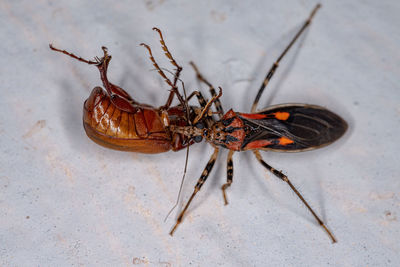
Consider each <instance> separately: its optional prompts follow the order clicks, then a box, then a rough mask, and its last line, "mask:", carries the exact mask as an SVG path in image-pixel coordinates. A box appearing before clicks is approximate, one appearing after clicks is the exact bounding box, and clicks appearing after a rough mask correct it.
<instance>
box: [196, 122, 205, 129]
mask: <svg viewBox="0 0 400 267" xmlns="http://www.w3.org/2000/svg"><path fill="white" fill-rule="evenodd" d="M194 127H196V128H198V129H203V128H204V124H203V123H202V122H198V123H196V125H195V126H194Z"/></svg>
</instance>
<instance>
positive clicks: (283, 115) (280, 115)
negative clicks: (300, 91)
mask: <svg viewBox="0 0 400 267" xmlns="http://www.w3.org/2000/svg"><path fill="white" fill-rule="evenodd" d="M289 116H290V114H289V112H279V111H278V112H275V118H277V119H278V120H280V121H285V120H287V119H288V118H289Z"/></svg>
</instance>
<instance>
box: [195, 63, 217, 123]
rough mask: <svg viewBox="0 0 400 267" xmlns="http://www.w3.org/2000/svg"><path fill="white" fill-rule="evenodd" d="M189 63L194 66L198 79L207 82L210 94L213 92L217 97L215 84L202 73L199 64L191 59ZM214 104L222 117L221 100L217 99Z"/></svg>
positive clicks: (212, 94)
mask: <svg viewBox="0 0 400 267" xmlns="http://www.w3.org/2000/svg"><path fill="white" fill-rule="evenodd" d="M189 63H190V65H191V66H192V67H193V69H194V71H195V72H196V76H197V79H198V80H199V81H201V82H203V83H205V84H206V85H207V86H208V87H209V90H210V94H211V96H212V97H216V96H217V93H216V92H215V89H214V86H212V84H211V83H209V82H208V81H207V80H206V79H205V78H204V76H203V75H201V73H200V71H199V69H198V68H197V66H196V65H195V64H194V63H193V61H190V62H189ZM214 106H215V109H216V110H217V114H218V116H219V118H222V116H223V115H224V110H223V109H222V105H221V101H220V100H219V99H216V100H215V102H214Z"/></svg>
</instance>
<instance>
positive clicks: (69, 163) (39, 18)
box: [0, 0, 400, 266]
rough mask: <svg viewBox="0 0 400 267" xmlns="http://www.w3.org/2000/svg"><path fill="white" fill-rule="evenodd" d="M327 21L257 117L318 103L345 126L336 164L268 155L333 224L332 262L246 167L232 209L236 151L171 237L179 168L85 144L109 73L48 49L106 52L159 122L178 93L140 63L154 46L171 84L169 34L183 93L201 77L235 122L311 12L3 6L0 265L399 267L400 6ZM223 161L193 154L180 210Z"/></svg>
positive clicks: (268, 184) (240, 158) (288, 5)
mask: <svg viewBox="0 0 400 267" xmlns="http://www.w3.org/2000/svg"><path fill="white" fill-rule="evenodd" d="M200 2H201V3H200ZM261 2H262V3H261ZM322 4H323V8H322V9H321V10H320V11H319V13H318V14H317V15H316V17H315V20H314V22H313V24H312V25H311V27H310V29H309V30H308V31H307V33H306V35H305V36H304V38H302V39H301V41H300V42H299V43H298V44H297V45H296V46H295V47H294V49H293V50H292V51H291V52H290V53H289V54H288V56H287V58H285V59H284V60H283V62H282V64H281V67H280V68H279V69H278V71H277V73H276V76H275V77H274V78H273V80H272V82H271V84H270V86H269V88H268V89H267V90H266V93H265V95H264V96H263V98H262V99H261V101H260V106H261V107H262V106H267V105H269V104H277V103H287V102H300V103H309V104H318V105H322V106H326V107H327V108H329V109H331V110H332V111H335V112H337V113H338V114H340V115H341V116H342V117H344V118H345V119H346V120H347V121H348V123H349V125H350V128H349V131H348V132H347V133H346V135H345V136H344V137H343V138H342V139H341V140H339V141H338V142H337V143H335V144H333V145H331V146H329V147H326V148H323V149H320V150H316V151H312V152H305V153H297V154H284V153H272V152H271V153H266V152H264V153H263V156H264V158H265V159H266V161H267V162H269V163H270V164H271V165H272V166H274V167H276V168H277V169H282V170H284V172H285V173H286V174H287V175H288V176H289V177H290V178H291V180H292V182H293V183H294V184H295V185H296V186H297V187H298V188H299V190H300V191H301V192H302V194H303V195H304V196H305V198H306V199H307V200H308V201H309V202H310V204H311V205H312V206H313V207H314V208H315V210H316V212H317V213H318V214H320V215H321V216H322V217H323V219H324V220H325V221H326V222H327V224H328V226H329V227H330V229H332V231H333V232H334V234H335V235H336V237H337V239H338V241H339V242H338V243H337V244H334V245H332V244H331V243H330V241H329V239H328V237H327V235H326V234H325V233H324V232H323V231H322V230H321V229H320V228H319V227H318V226H317V224H316V223H315V222H314V220H313V218H312V216H311V215H310V214H309V213H308V211H307V210H306V209H305V208H304V207H303V206H302V204H301V203H300V202H299V200H298V199H297V198H296V196H295V195H294V194H293V193H292V192H291V191H290V189H289V188H288V187H287V185H285V184H284V183H282V182H281V181H279V180H278V179H276V178H275V177H273V176H272V175H271V174H269V173H266V172H265V170H264V169H263V167H262V166H261V165H259V163H257V162H256V160H255V158H254V156H253V155H252V154H251V153H240V154H239V153H238V154H235V155H234V164H235V165H234V167H235V173H234V182H233V185H232V187H231V188H230V189H229V190H228V197H229V200H230V205H228V206H224V205H223V199H222V194H221V192H220V185H221V184H222V183H224V181H225V179H226V178H225V176H226V174H225V168H226V166H225V164H226V163H225V161H226V154H227V153H226V151H225V152H223V153H222V154H221V157H220V158H219V159H218V161H217V166H216V168H215V169H214V170H213V172H212V173H211V175H210V177H209V180H208V181H207V182H206V184H205V185H204V187H203V189H202V191H201V192H200V193H199V194H198V196H197V198H196V199H195V201H194V203H193V205H192V206H191V208H190V210H189V213H188V216H187V217H186V219H185V220H184V222H183V224H182V225H181V226H180V227H179V228H178V231H177V232H176V234H175V236H174V237H170V236H169V235H168V232H169V230H170V228H171V226H172V225H173V222H174V216H175V214H173V215H172V216H171V217H170V218H169V219H168V220H167V222H165V223H164V217H165V215H166V214H167V212H168V211H169V209H170V208H171V207H172V206H173V204H174V201H175V199H176V196H177V193H178V190H179V184H180V178H181V175H182V172H183V167H184V161H185V152H184V151H181V152H169V153H164V154H159V155H142V154H134V153H124V152H118V151H111V150H108V149H105V148H102V147H100V146H98V145H96V144H95V143H93V142H91V141H90V140H89V139H88V138H87V137H86V135H85V132H84V130H83V127H82V118H81V116H82V105H83V102H84V100H85V99H86V98H87V97H88V95H89V93H90V91H91V89H92V88H93V87H95V86H98V85H101V84H100V80H99V77H98V72H97V70H96V69H95V68H94V67H91V66H87V65H85V64H82V63H79V62H77V61H74V60H72V59H70V58H67V57H65V56H63V55H61V54H56V53H54V52H51V51H50V50H49V49H48V44H49V43H53V44H54V45H56V46H58V47H61V48H64V49H67V50H69V51H72V52H74V53H77V54H79V55H81V56H83V57H85V58H90V57H93V56H96V55H97V56H99V55H101V50H100V46H102V45H105V46H107V47H108V48H109V51H110V53H111V54H112V55H113V60H112V62H111V65H110V67H109V78H110V80H111V81H112V82H114V83H116V84H119V85H120V86H121V87H123V88H124V89H126V90H127V91H128V92H130V93H131V95H132V96H133V97H134V98H135V99H137V100H138V101H140V102H143V103H150V104H153V105H162V104H163V103H164V101H165V100H166V97H167V95H168V87H167V86H166V85H165V84H164V83H163V82H162V80H161V79H160V77H159V76H158V75H157V73H156V72H154V71H149V70H151V68H152V66H151V64H150V62H149V60H148V56H147V54H146V51H145V50H144V49H143V48H142V47H140V46H139V44H140V43H141V42H146V43H148V44H149V45H151V46H152V47H153V51H154V54H155V57H156V58H157V60H159V62H160V65H162V66H164V67H166V68H170V69H171V66H170V65H169V64H168V62H167V60H166V59H165V58H164V57H163V56H162V53H161V49H160V48H159V44H158V38H157V35H156V34H155V33H154V32H153V31H152V30H151V28H152V27H153V26H158V27H160V28H161V29H162V30H163V32H164V35H165V39H166V42H167V44H168V46H169V48H170V50H171V51H172V53H173V55H174V56H175V58H176V59H177V60H178V61H179V62H180V63H181V64H182V65H183V67H184V72H183V75H182V79H183V80H184V81H185V85H186V88H188V89H189V90H194V89H198V88H199V87H200V85H199V84H198V83H197V82H196V80H195V77H194V73H193V71H192V70H191V68H190V66H189V64H188V62H189V61H190V60H193V61H194V62H196V63H197V65H198V66H199V68H200V70H201V71H202V72H203V74H204V75H205V76H206V77H207V78H208V79H209V80H210V81H211V82H212V83H213V84H214V85H215V86H221V87H222V88H224V95H223V96H222V102H223V105H224V108H225V110H228V108H233V109H234V110H237V111H243V112H247V111H249V110H250V107H251V104H252V100H253V99H254V97H255V94H256V91H257V88H258V86H259V85H260V83H261V81H262V78H263V76H264V75H265V72H266V70H267V69H268V68H269V67H270V65H271V64H272V62H273V61H274V60H275V58H276V57H277V56H278V54H279V53H280V52H281V51H282V49H283V48H284V46H285V45H286V44H287V42H288V41H289V40H290V38H291V37H292V36H293V35H294V34H295V32H296V31H297V30H298V29H299V27H300V26H301V24H302V22H303V21H304V20H305V18H306V17H307V16H308V14H309V12H310V11H311V9H312V8H313V6H314V5H315V2H314V1H296V2H295V1H222V2H221V1H219V2H218V3H215V1H199V3H194V2H187V1H162V0H153V1H150V0H145V1H135V2H134V1H117V2H116V3H114V1H96V4H94V2H92V1H91V2H89V1H85V2H83V1H35V2H32V1H4V0H3V1H1V2H0V25H2V26H1V27H0V36H1V44H0V47H1V51H2V63H1V64H0V93H1V97H0V113H1V116H0V157H1V159H0V218H1V219H0V265H2V266H71V265H74V266H75V265H86V266H93V265H99V266H101V265H102V266H105V265H115V266H118V265H119V266H121V265H122V266H132V265H138V266H188V265H193V266H217V265H222V266H266V265H269V266H327V265H333V266H399V265H400V260H399V259H400V257H399V254H400V245H399V244H400V243H399V240H400V225H399V217H400V179H399V178H400V166H399V164H398V162H399V160H398V157H397V154H398V151H399V148H400V147H399V143H398V141H397V137H398V135H399V129H400V119H399V118H400V105H399V103H400V90H399V84H400V83H399V82H400V51H399V49H398V48H399V47H400V33H399V30H398V29H399V27H400V19H399V16H398V14H399V13H400V3H399V2H398V1H385V3H378V2H377V1H372V0H370V1H351V2H345V1H329V2H326V3H325V2H322ZM201 90H202V91H203V92H204V93H205V94H207V90H206V88H205V87H203V88H201ZM211 153H212V148H211V147H210V146H209V145H207V144H197V145H194V146H192V148H191V150H190V158H189V170H188V177H187V180H186V182H185V185H184V188H183V198H184V199H187V198H188V196H189V195H190V194H191V192H192V188H193V186H194V184H195V182H196V180H197V178H198V177H199V175H200V173H201V172H202V170H203V168H204V166H205V164H206V162H207V160H208V158H209V157H210V155H211Z"/></svg>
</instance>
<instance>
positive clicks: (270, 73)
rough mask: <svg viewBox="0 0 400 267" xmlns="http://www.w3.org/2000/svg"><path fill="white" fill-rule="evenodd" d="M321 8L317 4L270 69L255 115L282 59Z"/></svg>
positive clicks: (255, 101) (255, 107)
mask: <svg viewBox="0 0 400 267" xmlns="http://www.w3.org/2000/svg"><path fill="white" fill-rule="evenodd" d="M320 7H321V5H320V4H317V5H316V6H315V8H314V9H313V11H312V12H311V14H310V16H309V17H308V19H307V20H306V22H305V23H304V24H303V27H301V29H300V31H299V32H298V33H297V34H296V36H295V37H294V38H293V39H292V41H291V42H290V43H289V45H288V46H287V47H286V48H285V50H283V52H282V54H281V55H280V56H279V57H278V59H277V60H276V61H275V63H274V64H273V65H272V67H271V68H270V70H269V71H268V73H267V75H266V76H265V79H264V81H263V83H262V85H261V87H260V89H259V90H258V93H257V96H256V98H255V99H254V102H253V106H252V107H251V112H252V113H254V112H256V109H257V105H258V101H259V100H260V97H261V95H262V93H263V92H264V89H265V87H267V85H268V83H269V81H270V80H271V78H272V76H273V75H274V73H275V70H276V69H277V68H278V66H279V62H280V61H281V59H282V58H283V57H284V56H285V55H286V53H287V51H289V49H290V48H291V47H292V45H293V44H294V43H295V42H296V40H297V39H298V38H299V36H300V35H301V34H302V33H303V32H304V30H305V29H306V28H307V27H308V25H310V23H311V20H312V18H313V17H314V15H315V13H316V12H317V10H318V9H319V8H320Z"/></svg>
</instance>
